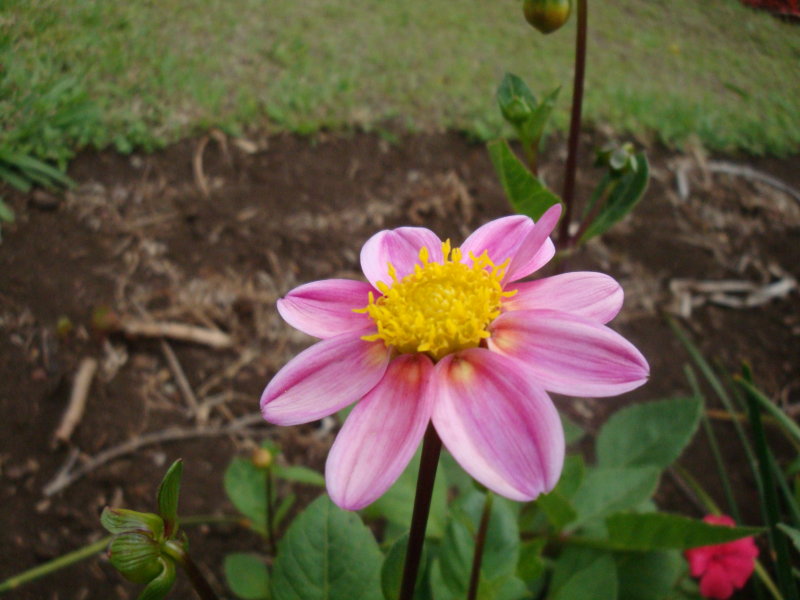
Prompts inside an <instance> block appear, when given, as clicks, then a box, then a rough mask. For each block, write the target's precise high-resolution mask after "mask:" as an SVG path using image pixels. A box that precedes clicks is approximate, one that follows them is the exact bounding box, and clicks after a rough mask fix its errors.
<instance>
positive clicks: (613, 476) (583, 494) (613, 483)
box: [569, 467, 661, 529]
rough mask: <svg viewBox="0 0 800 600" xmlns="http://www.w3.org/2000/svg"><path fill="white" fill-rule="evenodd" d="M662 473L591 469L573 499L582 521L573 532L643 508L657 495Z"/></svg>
mask: <svg viewBox="0 0 800 600" xmlns="http://www.w3.org/2000/svg"><path fill="white" fill-rule="evenodd" d="M660 472H661V470H660V469H658V468H655V467H627V468H603V467H596V468H593V469H589V471H588V472H587V474H586V477H585V478H584V480H583V482H582V483H581V486H580V488H578V491H577V492H575V496H574V497H573V498H572V506H573V508H574V509H575V511H576V512H577V513H578V517H577V519H576V520H575V521H573V522H571V523H570V524H569V525H570V529H575V528H577V527H579V526H581V525H585V524H587V523H589V522H591V521H593V520H598V519H601V518H603V517H605V516H607V515H609V514H611V513H615V512H619V511H622V510H627V509H630V508H632V507H634V506H637V505H638V504H641V503H642V502H644V501H645V500H647V499H648V498H650V496H652V495H653V493H654V492H655V490H656V487H657V486H658V478H659V475H660Z"/></svg>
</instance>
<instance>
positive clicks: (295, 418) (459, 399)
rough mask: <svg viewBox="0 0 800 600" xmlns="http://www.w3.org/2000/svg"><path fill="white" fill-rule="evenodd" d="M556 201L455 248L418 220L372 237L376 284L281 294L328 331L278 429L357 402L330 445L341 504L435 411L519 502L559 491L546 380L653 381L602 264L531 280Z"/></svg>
mask: <svg viewBox="0 0 800 600" xmlns="http://www.w3.org/2000/svg"><path fill="white" fill-rule="evenodd" d="M560 214H561V207H560V206H554V207H553V208H551V209H550V210H548V211H547V212H546V213H545V214H544V215H543V216H542V218H541V219H540V220H539V222H537V223H535V224H534V222H533V221H532V220H531V219H530V218H528V217H524V216H511V217H504V218H502V219H497V220H495V221H491V222H490V223H487V224H486V225H484V226H482V227H480V228H479V229H477V230H476V231H475V232H473V233H472V235H470V236H469V237H468V238H467V239H466V240H465V241H464V243H463V244H462V246H461V247H460V248H452V247H451V246H450V242H449V241H446V242H442V241H441V240H440V239H439V238H438V237H437V236H436V235H435V234H434V233H433V232H432V231H430V230H428V229H425V228H421V227H400V228H398V229H393V230H388V231H381V232H379V233H377V234H375V235H374V236H372V237H371V238H370V239H369V240H368V241H367V243H366V244H364V247H363V248H362V249H361V268H362V269H363V271H364V275H365V276H366V279H367V282H366V283H365V282H362V281H352V280H344V279H329V280H323V281H316V282H313V283H308V284H306V285H301V286H300V287H298V288H296V289H294V290H292V291H291V292H289V293H288V294H287V295H286V297H285V298H282V299H281V300H279V301H278V311H279V312H280V314H281V316H282V317H283V318H284V319H285V320H286V321H287V322H288V323H289V324H291V325H292V326H294V327H296V328H297V329H299V330H301V331H303V332H305V333H307V334H309V335H312V336H314V337H317V338H320V339H321V341H320V342H318V343H316V344H314V345H313V346H311V347H310V348H308V349H307V350H305V351H304V352H301V353H300V354H299V355H298V356H297V357H295V358H294V359H292V360H291V361H290V362H289V363H288V364H287V365H286V366H284V367H283V369H281V370H280V371H279V372H278V373H277V374H276V375H275V377H274V378H273V379H272V381H270V383H269V385H267V388H266V389H265V390H264V394H263V395H262V397H261V411H262V413H263V415H264V418H265V419H266V420H267V421H269V422H271V423H276V424H278V425H295V424H299V423H307V422H309V421H315V420H317V419H320V418H322V417H325V416H327V415H330V414H332V413H334V412H336V411H338V410H339V409H341V408H344V407H346V406H348V405H349V404H352V403H353V402H355V401H358V404H357V405H356V406H355V408H353V411H352V412H351V413H350V415H349V416H348V418H347V421H346V422H345V424H344V425H343V427H342V429H341V431H340V432H339V435H338V436H337V437H336V441H335V442H334V444H333V448H332V449H331V452H330V454H329V455H328V461H327V465H326V467H325V478H326V482H327V488H328V493H329V494H330V496H331V498H332V499H333V501H334V502H335V503H336V504H338V505H339V506H341V507H343V508H346V509H352V510H355V509H359V508H361V507H363V506H366V505H367V504H369V503H371V502H373V501H374V500H375V499H377V498H378V497H379V496H380V495H381V494H383V493H384V492H385V491H386V490H387V489H388V488H389V487H390V486H391V485H392V483H394V481H395V480H396V479H397V478H398V477H399V476H400V473H402V471H403V469H404V468H405V467H406V466H407V465H408V462H409V461H410V460H411V458H412V456H413V455H414V452H415V450H416V448H417V446H418V445H419V442H420V440H421V439H422V437H423V435H424V433H425V430H426V428H427V426H428V424H429V423H430V422H432V423H433V426H434V427H435V429H436V431H437V433H438V434H439V437H440V438H441V440H442V442H443V444H444V446H445V447H446V448H447V449H448V450H449V451H450V453H451V454H452V455H453V457H454V458H455V459H456V460H457V461H458V462H459V464H460V465H461V466H462V467H463V468H464V469H465V470H466V471H467V472H468V473H469V474H470V475H472V477H474V478H475V479H476V480H478V481H479V482H480V483H482V484H483V485H485V486H486V487H487V488H489V489H491V490H494V491H495V492H497V493H498V494H500V495H502V496H505V497H507V498H511V499H513V500H520V501H523V500H532V499H533V498H536V497H537V496H538V495H539V494H541V493H543V492H547V491H549V490H551V489H552V488H553V487H554V486H555V484H556V482H557V481H558V478H559V475H560V473H561V468H562V464H563V460H564V433H563V429H562V426H561V422H560V420H559V417H558V413H557V411H556V409H555V407H554V406H553V403H552V401H551V400H550V397H549V396H548V395H547V392H548V391H551V392H557V393H560V394H570V395H577V396H593V397H598V396H611V395H615V394H620V393H622V392H626V391H628V390H632V389H634V388H636V387H638V386H640V385H642V384H643V383H644V382H645V380H646V379H647V376H648V372H649V367H648V365H647V361H646V360H645V359H644V357H643V356H642V354H641V353H640V352H639V351H638V350H637V349H636V348H635V347H634V346H633V345H632V344H631V343H630V342H628V341H627V340H625V339H624V338H623V337H622V336H620V335H619V334H617V333H615V332H614V331H612V330H611V329H609V328H607V327H605V325H604V324H605V323H607V322H608V321H610V320H611V319H612V318H613V317H614V316H615V315H616V314H617V312H619V309H620V307H621V305H622V295H623V294H622V289H621V288H620V286H619V284H618V283H617V282H616V281H614V280H613V279H612V278H611V277H608V276H606V275H603V274H600V273H588V272H583V273H579V272H576V273H567V274H564V275H556V276H554V277H547V278H544V279H539V280H536V281H525V282H523V281H520V280H521V279H522V278H523V277H527V276H528V275H530V274H531V273H533V272H534V271H536V270H537V269H539V268H540V267H542V266H543V265H544V264H546V263H547V262H548V261H549V260H550V259H551V258H552V257H553V254H554V253H555V248H554V246H553V243H552V242H551V241H550V239H549V237H548V236H549V235H550V232H551V231H552V230H553V227H555V225H556V223H557V222H558V218H559V215H560Z"/></svg>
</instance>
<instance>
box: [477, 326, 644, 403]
mask: <svg viewBox="0 0 800 600" xmlns="http://www.w3.org/2000/svg"><path fill="white" fill-rule="evenodd" d="M490 332H491V337H490V338H489V340H488V345H489V349H490V350H493V351H495V352H499V353H500V354H503V355H505V356H509V357H511V358H514V359H517V360H519V361H521V362H522V363H524V369H525V370H526V371H528V373H529V374H530V376H531V377H534V378H535V379H536V381H537V382H538V383H539V384H540V385H542V386H543V387H544V388H545V389H546V390H548V391H550V392H556V393H559V394H567V395H570V396H583V397H589V398H598V397H601V396H615V395H617V394H622V393H624V392H627V391H630V390H632V389H635V388H637V387H639V386H640V385H642V384H644V383H645V382H646V381H647V378H648V376H649V374H650V367H649V366H648V364H647V361H646V360H645V358H644V356H642V353H641V352H639V351H638V350H637V349H636V347H635V346H634V345H633V344H631V343H630V342H629V341H628V340H626V339H625V338H624V337H622V336H621V335H620V334H618V333H616V332H615V331H612V330H611V329H609V328H608V327H606V326H604V325H600V324H599V323H596V322H594V321H590V320H588V319H584V318H582V317H578V316H575V315H572V314H569V313H564V312H559V311H555V310H520V311H514V312H507V313H504V314H502V315H500V316H499V317H497V319H495V320H494V321H493V322H492V324H491V326H490Z"/></svg>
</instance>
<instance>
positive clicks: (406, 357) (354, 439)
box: [325, 354, 433, 510]
mask: <svg viewBox="0 0 800 600" xmlns="http://www.w3.org/2000/svg"><path fill="white" fill-rule="evenodd" d="M432 372H433V363H432V362H431V360H430V359H429V358H428V357H427V356H425V355H423V354H403V355H401V356H399V357H397V358H396V359H394V360H393V361H392V362H391V364H390V365H389V368H388V369H387V371H386V375H384V377H383V379H382V380H381V382H380V383H379V384H378V385H377V386H375V387H374V388H373V389H372V391H371V392H369V393H368V394H367V395H366V396H365V397H364V399H363V400H361V401H360V402H359V403H358V404H357V405H356V407H355V408H354V409H353V411H352V412H351V413H350V415H349V416H348V417H347V421H345V424H344V426H343V427H342V430H341V431H340V432H339V435H337V436H336V441H335V442H334V444H333V448H331V451H330V454H328V462H327V464H326V465H325V479H326V480H327V487H328V494H329V495H330V497H331V500H333V501H334V502H335V503H336V504H337V505H339V506H341V507H342V508H344V509H347V510H358V509H359V508H363V507H364V506H366V505H367V504H370V503H372V502H374V501H375V500H376V499H377V498H378V497H379V496H381V495H382V494H383V493H384V492H385V491H386V490H387V489H389V487H390V486H391V485H392V484H393V483H394V482H395V481H396V480H397V478H398V477H399V476H400V474H401V473H402V472H403V469H405V468H406V465H408V462H409V461H410V460H411V457H412V456H414V452H415V451H416V449H417V446H418V445H419V442H420V440H421V439H422V436H423V434H424V433H425V429H426V428H427V426H428V423H429V422H430V418H431V401H430V395H429V394H427V393H426V390H427V387H428V381H429V380H430V377H431V374H432Z"/></svg>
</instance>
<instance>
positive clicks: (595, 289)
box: [503, 271, 624, 323]
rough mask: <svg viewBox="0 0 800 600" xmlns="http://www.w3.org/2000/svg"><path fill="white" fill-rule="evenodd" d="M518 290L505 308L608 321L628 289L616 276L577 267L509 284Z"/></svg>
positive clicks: (506, 302) (614, 314) (508, 287)
mask: <svg viewBox="0 0 800 600" xmlns="http://www.w3.org/2000/svg"><path fill="white" fill-rule="evenodd" d="M506 289H507V290H517V293H516V294H515V295H513V296H511V298H508V299H507V300H506V301H505V302H503V310H504V311H508V312H510V311H512V310H535V309H551V310H558V311H561V312H568V313H571V314H574V315H578V316H581V317H584V318H586V319H590V320H592V321H599V322H600V323H608V322H609V321H610V320H611V319H613V318H614V317H615V316H617V313H618V312H619V309H620V308H622V299H623V296H624V293H623V291H622V287H621V286H620V285H619V283H617V282H616V280H615V279H614V278H613V277H609V276H608V275H604V274H603V273H591V272H588V271H583V272H581V271H576V272H574V273H564V274H563V275H555V276H553V277H545V278H544V279H537V280H536V281H523V282H520V283H514V284H511V285H508V286H506Z"/></svg>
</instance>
